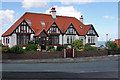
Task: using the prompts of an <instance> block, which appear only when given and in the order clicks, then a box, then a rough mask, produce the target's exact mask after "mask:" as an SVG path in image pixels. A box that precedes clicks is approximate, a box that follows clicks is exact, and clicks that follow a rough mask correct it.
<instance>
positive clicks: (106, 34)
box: [106, 34, 108, 42]
mask: <svg viewBox="0 0 120 80" xmlns="http://www.w3.org/2000/svg"><path fill="white" fill-rule="evenodd" d="M107 41H108V34H106V42H107Z"/></svg>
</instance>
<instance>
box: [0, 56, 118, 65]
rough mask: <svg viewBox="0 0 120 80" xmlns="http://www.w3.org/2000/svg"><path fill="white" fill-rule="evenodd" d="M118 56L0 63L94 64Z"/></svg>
mask: <svg viewBox="0 0 120 80" xmlns="http://www.w3.org/2000/svg"><path fill="white" fill-rule="evenodd" d="M119 56H120V55H109V56H100V57H84V58H57V59H27V60H26V59H22V60H8V59H7V60H2V63H12V64H13V63H76V62H96V61H118V58H119Z"/></svg>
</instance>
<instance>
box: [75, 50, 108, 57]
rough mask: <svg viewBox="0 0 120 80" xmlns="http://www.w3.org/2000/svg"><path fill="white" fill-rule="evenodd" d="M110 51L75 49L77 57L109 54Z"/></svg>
mask: <svg viewBox="0 0 120 80" xmlns="http://www.w3.org/2000/svg"><path fill="white" fill-rule="evenodd" d="M107 55H108V51H102V50H101V51H75V57H94V56H107Z"/></svg>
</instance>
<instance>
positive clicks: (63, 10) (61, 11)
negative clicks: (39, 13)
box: [46, 6, 81, 19]
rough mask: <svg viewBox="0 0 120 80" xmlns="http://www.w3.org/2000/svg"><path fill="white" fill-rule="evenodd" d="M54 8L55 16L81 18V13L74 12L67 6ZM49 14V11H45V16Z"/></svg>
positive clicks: (71, 7)
mask: <svg viewBox="0 0 120 80" xmlns="http://www.w3.org/2000/svg"><path fill="white" fill-rule="evenodd" d="M55 8H56V12H57V15H62V16H70V17H76V18H77V19H79V18H80V17H81V13H80V12H79V11H77V10H75V8H74V7H73V6H67V7H58V6H55ZM49 12H50V9H48V10H46V13H47V14H50V13H49Z"/></svg>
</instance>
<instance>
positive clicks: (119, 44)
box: [113, 39, 120, 47]
mask: <svg viewBox="0 0 120 80" xmlns="http://www.w3.org/2000/svg"><path fill="white" fill-rule="evenodd" d="M113 43H116V44H117V45H118V47H120V39H116V40H115V41H114V42H113Z"/></svg>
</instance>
